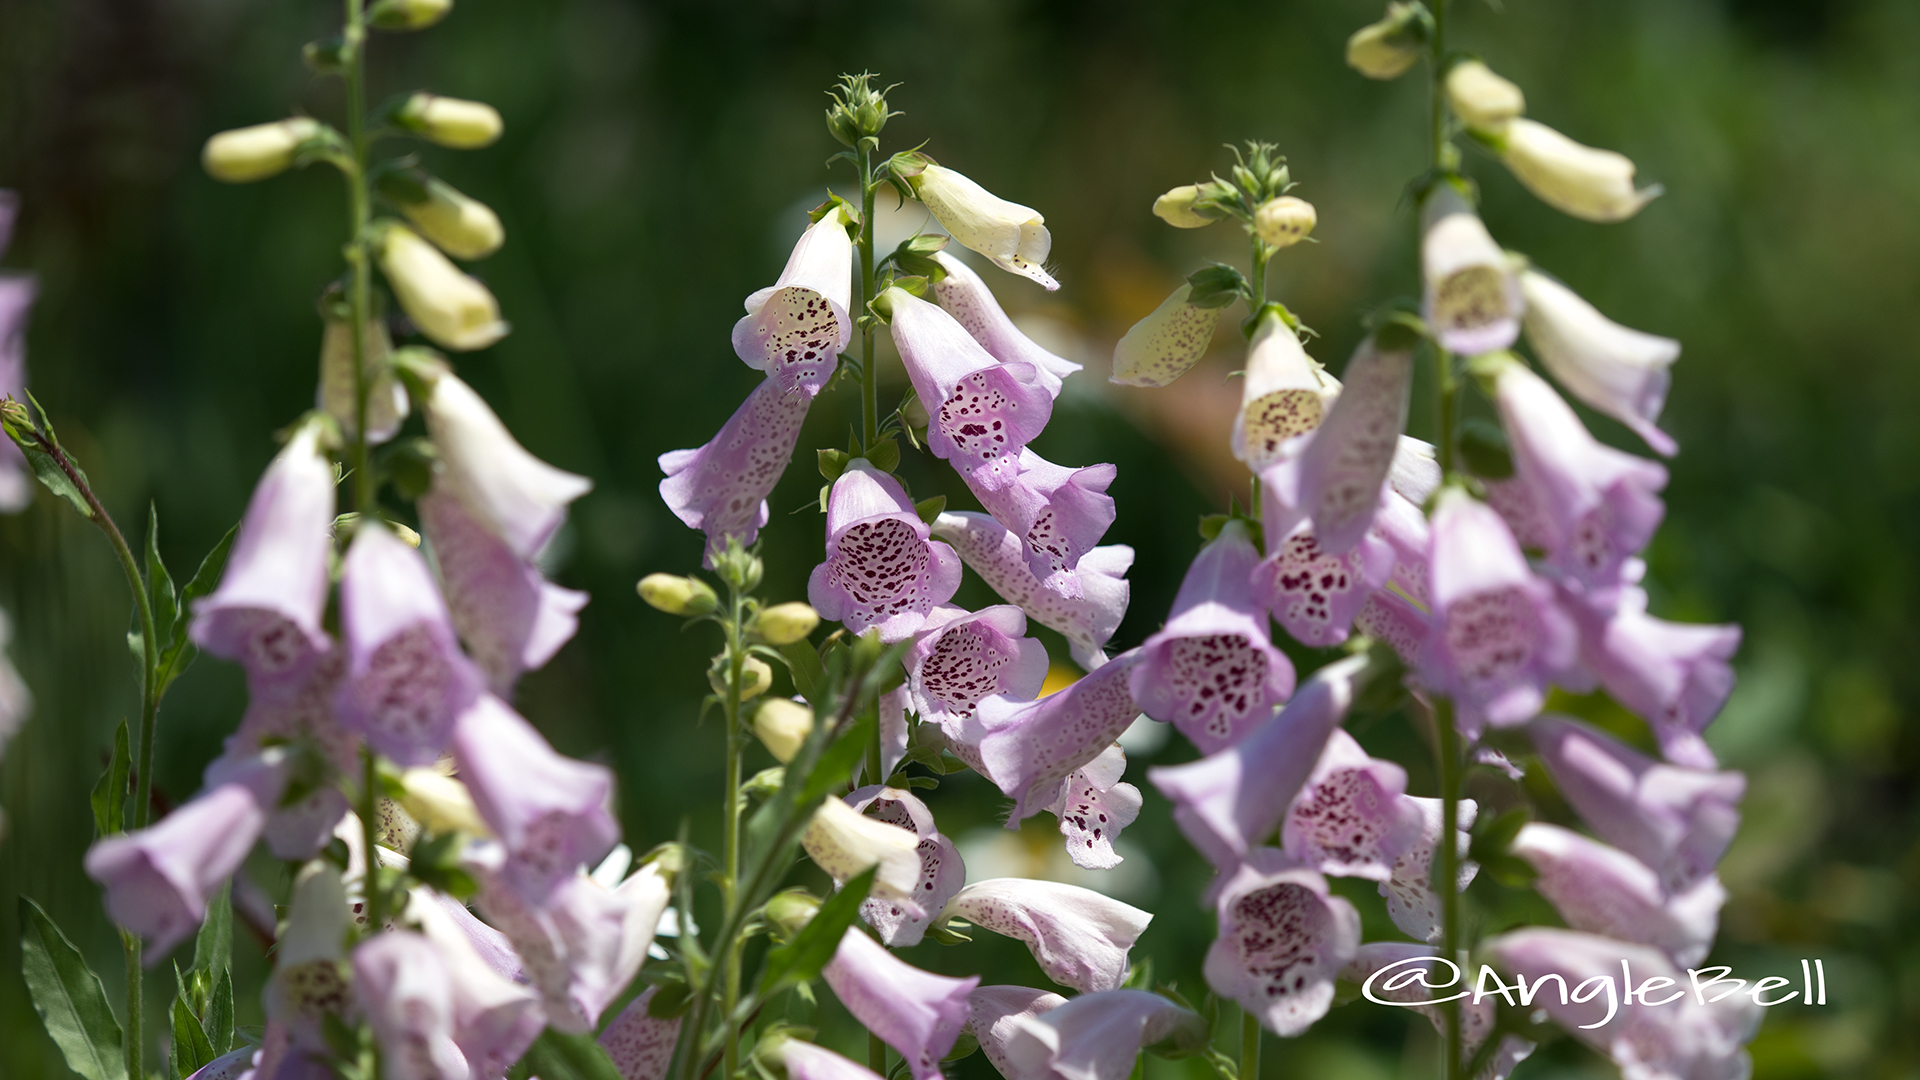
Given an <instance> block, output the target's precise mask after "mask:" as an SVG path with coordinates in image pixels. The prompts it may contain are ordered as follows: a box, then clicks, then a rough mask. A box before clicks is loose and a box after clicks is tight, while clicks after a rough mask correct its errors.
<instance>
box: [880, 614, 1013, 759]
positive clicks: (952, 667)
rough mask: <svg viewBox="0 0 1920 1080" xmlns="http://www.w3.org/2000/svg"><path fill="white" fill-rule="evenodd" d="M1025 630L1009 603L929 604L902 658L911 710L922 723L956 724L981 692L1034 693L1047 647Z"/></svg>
mask: <svg viewBox="0 0 1920 1080" xmlns="http://www.w3.org/2000/svg"><path fill="white" fill-rule="evenodd" d="M1026 633H1027V617H1026V615H1025V614H1023V613H1022V612H1021V610H1020V609H1019V608H1017V607H1012V606H1010V605H1006V604H997V605H995V606H993V607H988V608H981V609H980V610H979V611H975V612H968V611H965V610H963V609H961V608H955V607H940V608H935V609H934V610H933V613H932V614H931V615H929V616H928V617H927V624H926V626H925V627H923V628H922V629H921V631H920V633H919V635H918V637H917V638H916V640H915V641H914V643H913V648H912V649H910V650H908V652H907V655H906V658H905V660H904V666H905V667H906V669H907V684H906V685H907V700H908V701H909V702H911V703H912V705H913V711H914V712H916V713H919V714H920V719H921V721H922V722H924V723H930V724H939V725H940V726H941V727H942V728H953V729H956V730H957V729H958V728H959V725H961V724H962V723H963V722H964V721H966V720H969V719H971V718H972V717H973V713H974V707H975V706H977V705H978V704H979V703H980V699H981V698H983V697H987V696H989V695H992V694H1001V695H1004V696H1006V697H1009V698H1013V699H1015V700H1030V699H1032V698H1034V697H1037V696H1038V695H1039V693H1040V686H1041V684H1043V683H1045V682H1046V681H1047V649H1046V646H1044V645H1042V644H1040V641H1039V639H1037V638H1030V637H1027V636H1026Z"/></svg>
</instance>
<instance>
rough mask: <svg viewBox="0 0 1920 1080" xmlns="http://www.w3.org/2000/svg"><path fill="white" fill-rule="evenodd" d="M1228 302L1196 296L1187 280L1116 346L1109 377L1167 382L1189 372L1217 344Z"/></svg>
mask: <svg viewBox="0 0 1920 1080" xmlns="http://www.w3.org/2000/svg"><path fill="white" fill-rule="evenodd" d="M1225 310H1226V308H1225V307H1223V306H1216V307H1205V306H1202V305H1200V304H1196V303H1194V302H1193V286H1192V285H1191V284H1188V283H1184V282H1183V283H1182V284H1181V286H1180V287H1179V288H1177V289H1175V290H1173V292H1172V293H1170V294H1169V295H1168V296H1167V298H1166V299H1165V300H1162V301H1160V306H1159V307H1157V308H1154V309H1153V311H1152V313H1151V314H1149V315H1148V316H1147V317H1146V318H1144V319H1141V320H1140V321H1139V322H1137V323H1134V324H1133V327H1132V328H1131V329H1129V330H1128V331H1127V332H1126V334H1125V336H1123V337H1121V339H1120V341H1119V342H1118V343H1117V344H1115V345H1114V347H1113V374H1112V375H1110V376H1108V377H1107V381H1108V382H1116V383H1119V384H1120V385H1122V386H1166V385H1167V384H1169V383H1171V382H1173V380H1175V379H1177V378H1179V377H1180V376H1182V375H1185V374H1186V373H1187V372H1188V371H1189V370H1191V369H1192V367H1193V365H1195V364H1197V363H1199V362H1200V358H1201V357H1203V356H1205V355H1207V347H1208V346H1210V345H1212V344H1213V331H1214V328H1215V327H1217V326H1218V325H1219V324H1220V313H1221V312H1223V311H1225Z"/></svg>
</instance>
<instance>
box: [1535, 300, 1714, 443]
mask: <svg viewBox="0 0 1920 1080" xmlns="http://www.w3.org/2000/svg"><path fill="white" fill-rule="evenodd" d="M1520 291H1521V292H1522V294H1524V295H1525V297H1526V301H1527V314H1526V318H1525V320H1524V321H1525V326H1526V331H1527V341H1528V342H1529V343H1530V344H1532V345H1533V351H1534V353H1535V354H1536V355H1538V356H1539V357H1540V362H1541V363H1543V364H1545V365H1546V366H1547V370H1548V371H1550V372H1552V373H1553V377H1554V378H1556V379H1558V380H1560V385H1561V386H1564V387H1566V388H1567V390H1568V391H1570V392H1571V393H1572V394H1573V396H1574V397H1577V398H1579V399H1580V400H1581V401H1584V402H1586V403H1587V404H1588V405H1591V406H1593V407H1594V408H1595V409H1597V410H1599V411H1600V412H1602V413H1605V414H1606V415H1608V416H1611V417H1613V418H1614V419H1615V420H1618V421H1620V422H1621V423H1623V424H1625V425H1626V426H1627V427H1629V428H1631V429H1633V432H1634V434H1636V435H1639V436H1640V437H1641V438H1642V439H1645V440H1646V441H1647V445H1648V446H1651V447H1653V448H1654V449H1655V450H1657V451H1659V452H1660V453H1661V454H1664V455H1666V456H1668V457H1672V456H1673V454H1674V451H1676V450H1678V449H1679V447H1678V445H1677V444H1675V443H1674V441H1673V437H1672V436H1670V435H1668V434H1667V433H1666V432H1664V431H1661V430H1660V429H1659V428H1657V427H1655V426H1654V421H1656V420H1658V419H1660V410H1661V408H1662V407H1664V406H1665V405H1666V403H1667V388H1668V386H1669V385H1671V384H1672V382H1673V375H1672V373H1671V372H1670V371H1669V370H1668V369H1669V368H1671V367H1672V366H1673V362H1674V361H1675V360H1677V359H1679V358H1680V343H1679V342H1678V341H1675V340H1673V339H1672V338H1664V337H1659V336H1657V335H1654V334H1647V333H1642V332H1641V331H1639V330H1633V329H1629V328H1627V327H1625V326H1621V325H1620V324H1619V323H1616V322H1614V321H1613V320H1611V319H1609V318H1607V317H1606V316H1605V315H1602V314H1600V312H1599V311H1598V310H1597V309H1595V308H1594V306H1593V305H1592V304H1589V303H1587V302H1586V301H1585V300H1583V299H1581V298H1580V295H1579V294H1578V293H1576V292H1574V291H1573V290H1572V289H1569V288H1567V287H1566V286H1565V285H1562V284H1561V283H1560V282H1558V281H1556V280H1554V279H1553V278H1551V277H1549V276H1547V275H1546V274H1543V273H1541V272H1540V271H1538V270H1525V271H1522V272H1521V274H1520Z"/></svg>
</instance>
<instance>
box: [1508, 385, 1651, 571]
mask: <svg viewBox="0 0 1920 1080" xmlns="http://www.w3.org/2000/svg"><path fill="white" fill-rule="evenodd" d="M1494 404H1495V406H1496V407H1497V408H1498V409H1499V410H1500V424H1501V427H1503V428H1504V429H1505V430H1506V434H1507V445H1508V446H1509V447H1510V448H1511V450H1512V452H1513V464H1514V470H1515V472H1517V473H1518V475H1519V477H1520V479H1521V480H1522V481H1524V482H1525V483H1526V484H1527V486H1528V487H1530V488H1532V489H1533V496H1534V500H1535V502H1536V504H1537V505H1538V506H1539V508H1540V510H1541V511H1542V512H1543V517H1544V518H1545V520H1546V522H1547V524H1548V526H1549V528H1550V531H1551V537H1550V543H1549V546H1548V550H1549V551H1550V552H1551V555H1552V560H1553V562H1554V564H1555V565H1556V566H1558V567H1559V568H1560V569H1562V570H1564V571H1566V572H1567V573H1568V574H1571V575H1573V576H1574V577H1575V578H1577V579H1578V580H1580V581H1581V582H1583V583H1584V584H1586V585H1587V586H1588V587H1589V588H1602V587H1605V586H1606V585H1608V584H1611V583H1612V582H1614V581H1616V580H1618V578H1619V576H1620V567H1621V564H1623V563H1625V562H1626V560H1627V559H1629V558H1631V557H1632V556H1633V555H1635V554H1636V553H1638V552H1639V551H1640V550H1641V549H1642V548H1644V547H1646V546H1647V542H1648V541H1650V540H1652V539H1653V533H1654V530H1655V529H1657V528H1659V527H1660V519H1661V518H1663V517H1665V516H1666V510H1667V508H1666V505H1665V504H1664V503H1662V502H1661V501H1660V498H1659V496H1658V495H1657V494H1656V493H1657V492H1658V491H1659V490H1660V489H1661V488H1664V487H1666V486H1667V470H1666V469H1665V468H1664V467H1662V466H1660V465H1658V464H1656V463H1654V462H1651V461H1647V460H1645V459H1644V458H1637V457H1634V456H1633V455H1632V454H1626V453H1622V452H1620V451H1618V450H1615V449H1614V448H1612V447H1611V446H1606V445H1603V444H1602V443H1600V442H1599V441H1598V440H1596V439H1594V437H1593V436H1592V435H1590V434H1588V433H1587V429H1586V426H1585V425H1584V424H1582V423H1580V418H1579V417H1578V416H1575V415H1574V413H1573V409H1572V408H1570V407H1569V406H1568V405H1567V403H1566V402H1564V401H1562V400H1560V395H1559V394H1556V393H1554V392H1553V387H1551V386H1548V385H1547V381H1546V380H1545V379H1542V378H1541V377H1540V376H1538V375H1535V374H1534V373H1533V371H1532V370H1531V369H1530V368H1528V367H1527V366H1526V364H1524V363H1522V362H1521V361H1520V360H1519V359H1518V358H1515V357H1511V356H1508V357H1506V358H1504V359H1503V360H1502V361H1501V362H1500V363H1499V364H1498V374H1496V375H1495V376H1494Z"/></svg>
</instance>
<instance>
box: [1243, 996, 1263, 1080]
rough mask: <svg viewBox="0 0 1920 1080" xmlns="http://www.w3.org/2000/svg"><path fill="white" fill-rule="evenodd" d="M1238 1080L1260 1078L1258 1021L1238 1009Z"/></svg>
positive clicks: (1250, 1013)
mask: <svg viewBox="0 0 1920 1080" xmlns="http://www.w3.org/2000/svg"><path fill="white" fill-rule="evenodd" d="M1240 1080H1260V1021H1259V1019H1258V1018H1256V1017H1255V1016H1254V1015H1253V1013H1252V1012H1250V1011H1248V1010H1246V1009H1244V1008H1243V1009H1241V1010H1240Z"/></svg>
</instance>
